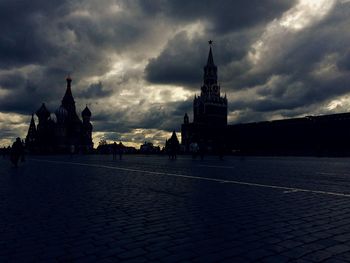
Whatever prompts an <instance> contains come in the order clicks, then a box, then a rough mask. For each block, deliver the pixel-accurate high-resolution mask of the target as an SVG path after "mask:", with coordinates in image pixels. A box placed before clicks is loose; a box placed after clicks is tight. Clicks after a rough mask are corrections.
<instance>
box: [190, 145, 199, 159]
mask: <svg viewBox="0 0 350 263" xmlns="http://www.w3.org/2000/svg"><path fill="white" fill-rule="evenodd" d="M198 150H199V147H198V143H196V142H192V143H191V144H190V152H191V153H192V159H196V158H197V155H198Z"/></svg>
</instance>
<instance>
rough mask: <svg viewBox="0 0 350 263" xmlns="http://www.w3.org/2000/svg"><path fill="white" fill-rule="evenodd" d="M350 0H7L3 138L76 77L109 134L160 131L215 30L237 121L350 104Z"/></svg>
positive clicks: (1, 25) (196, 75)
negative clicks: (66, 79) (66, 82)
mask: <svg viewBox="0 0 350 263" xmlns="http://www.w3.org/2000/svg"><path fill="white" fill-rule="evenodd" d="M349 14H350V1H349V0H295V1H293V0H250V1H246V0H235V1H232V0H221V1H220V0H204V1H197V0H84V1H82V0H69V1H68V0H50V1H47V0H31V1H28V0H1V1H0V145H5V144H9V143H10V141H11V140H13V138H14V137H16V136H22V137H23V136H25V134H26V132H27V126H28V123H29V120H30V114H31V113H32V112H34V111H36V110H37V109H38V108H39V106H40V105H41V103H42V102H46V103H47V105H48V108H49V110H51V111H52V112H54V111H55V110H56V109H57V108H58V107H59V105H60V101H61V99H62V96H63V94H64V91H65V77H66V76H67V74H68V73H70V74H71V76H72V78H73V95H74V96H75V99H76V102H77V109H78V110H79V112H80V111H81V110H82V109H83V108H84V106H85V104H88V105H89V106H90V108H91V111H92V112H93V116H92V120H93V124H94V141H95V143H98V141H99V140H100V139H101V138H105V139H107V140H122V141H125V142H129V143H134V144H135V143H140V142H142V141H144V140H148V141H153V142H154V143H156V144H159V143H163V141H164V139H165V137H169V136H170V131H172V130H177V131H179V130H180V124H181V122H182V119H183V115H184V113H185V112H188V113H190V118H191V117H192V99H193V97H194V94H195V93H196V92H197V93H199V89H200V85H201V82H202V68H203V65H204V64H205V62H206V58H207V54H208V43H207V41H208V40H209V39H213V40H214V41H215V43H214V60H215V63H216V64H217V65H218V67H219V81H220V83H221V90H222V92H226V93H227V95H228V99H229V122H230V123H239V122H250V121H259V120H271V119H280V118H290V117H297V116H305V115H318V114H328V113H336V112H345V111H349V109H350V30H349V29H348V27H349V24H350V16H349Z"/></svg>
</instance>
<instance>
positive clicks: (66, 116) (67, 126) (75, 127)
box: [25, 76, 93, 153]
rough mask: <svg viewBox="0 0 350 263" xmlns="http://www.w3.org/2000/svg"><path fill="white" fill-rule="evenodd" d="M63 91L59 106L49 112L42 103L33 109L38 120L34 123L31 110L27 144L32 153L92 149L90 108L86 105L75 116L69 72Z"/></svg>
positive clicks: (72, 151)
mask: <svg viewBox="0 0 350 263" xmlns="http://www.w3.org/2000/svg"><path fill="white" fill-rule="evenodd" d="M66 81H67V88H66V92H65V94H64V96H63V99H62V104H61V106H60V107H59V108H58V109H57V110H56V111H55V113H54V114H51V113H50V111H49V110H48V109H47V108H46V105H45V103H43V104H42V105H41V107H40V108H39V109H38V110H37V111H36V115H37V117H38V119H39V123H38V125H37V126H36V125H35V121H34V114H32V119H31V121H30V125H29V129H28V133H27V137H26V139H25V142H26V148H27V149H28V151H30V152H35V153H74V152H83V153H88V152H91V151H92V150H93V142H92V129H93V127H92V124H91V122H90V118H91V111H90V110H89V108H88V107H87V106H86V107H85V109H84V110H83V111H82V112H81V116H82V120H81V119H80V118H79V117H78V115H77V113H76V108H75V100H74V98H73V94H72V88H71V84H72V79H71V78H70V77H69V76H68V77H67V79H66Z"/></svg>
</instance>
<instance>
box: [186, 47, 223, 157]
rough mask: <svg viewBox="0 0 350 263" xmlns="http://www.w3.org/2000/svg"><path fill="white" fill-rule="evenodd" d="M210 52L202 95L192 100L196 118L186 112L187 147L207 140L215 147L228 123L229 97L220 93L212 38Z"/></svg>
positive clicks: (210, 147)
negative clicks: (190, 116) (191, 118)
mask: <svg viewBox="0 0 350 263" xmlns="http://www.w3.org/2000/svg"><path fill="white" fill-rule="evenodd" d="M209 45H210V48H209V55H208V60H207V64H206V65H205V66H204V68H203V71H204V74H203V84H202V86H201V93H200V95H199V96H197V95H195V97H194V100H193V122H190V120H189V117H188V115H187V113H186V114H185V116H184V122H183V124H182V126H181V144H182V145H183V146H184V147H185V149H186V151H188V150H189V147H190V144H191V143H193V142H196V143H202V144H203V143H205V145H206V147H207V148H209V149H210V150H211V151H216V150H217V147H218V145H219V144H220V141H221V140H222V136H221V135H222V133H223V132H225V129H226V127H227V98H226V94H225V96H221V91H220V85H219V84H218V69H217V66H216V65H215V63H214V58H213V51H212V41H209Z"/></svg>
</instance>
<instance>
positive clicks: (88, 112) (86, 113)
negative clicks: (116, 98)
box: [81, 106, 91, 118]
mask: <svg viewBox="0 0 350 263" xmlns="http://www.w3.org/2000/svg"><path fill="white" fill-rule="evenodd" d="M81 116H83V118H84V117H91V111H90V110H89V108H88V106H86V107H85V109H84V110H83V111H82V112H81Z"/></svg>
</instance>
